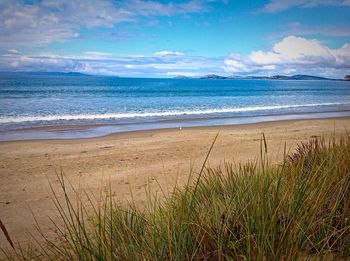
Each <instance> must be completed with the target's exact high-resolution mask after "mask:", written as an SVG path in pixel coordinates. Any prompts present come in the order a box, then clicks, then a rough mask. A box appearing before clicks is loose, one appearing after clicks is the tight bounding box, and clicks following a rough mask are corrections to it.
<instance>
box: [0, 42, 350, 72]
mask: <svg viewBox="0 0 350 261" xmlns="http://www.w3.org/2000/svg"><path fill="white" fill-rule="evenodd" d="M0 71H42V72H45V71H48V72H55V71H59V72H71V71H74V72H82V73H87V74H95V75H119V76H132V77H171V76H176V75H185V76H198V75H204V74H211V73H215V74H221V75H242V76H243V75H276V74H285V75H292V74H312V75H320V76H326V77H338V78H343V77H344V75H346V74H349V71H350V44H349V43H346V44H344V45H343V46H341V47H340V48H335V49H332V48H329V47H327V46H325V45H323V44H322V43H321V42H320V41H318V40H316V39H306V38H303V37H296V36H288V37H285V38H283V39H282V40H281V41H279V42H277V43H275V44H274V45H273V46H272V47H271V49H270V50H267V51H266V50H256V51H252V52H250V53H249V54H247V55H241V54H239V53H231V54H229V55H228V56H227V57H214V58H213V57H203V56H196V55H189V54H186V53H184V52H179V51H173V50H161V51H158V52H155V53H153V54H148V55H145V54H140V55H125V56H115V55H113V54H111V53H105V52H97V51H86V52H84V53H83V54H81V55H78V56H62V55H56V54H50V53H42V54H39V55H28V54H22V53H20V52H18V51H17V50H16V49H9V50H8V51H7V52H6V53H3V54H0Z"/></svg>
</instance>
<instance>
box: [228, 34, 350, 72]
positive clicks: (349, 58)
mask: <svg viewBox="0 0 350 261" xmlns="http://www.w3.org/2000/svg"><path fill="white" fill-rule="evenodd" d="M224 64H225V66H224V69H225V70H226V71H227V72H231V73H236V74H239V73H246V74H247V73H249V74H283V73H284V74H291V73H293V74H294V73H303V74H305V73H310V74H317V75H324V76H333V75H334V74H337V76H339V77H342V75H343V74H345V73H346V71H347V70H349V69H350V44H344V45H343V46H342V47H340V48H338V49H331V48H329V47H327V46H324V45H322V44H321V43H320V42H319V41H318V40H315V39H305V38H302V37H296V36H288V37H285V38H284V39H282V40H281V41H280V42H278V43H276V44H275V45H274V46H273V47H272V48H271V50H270V51H261V50H260V51H253V52H251V53H250V54H249V55H247V56H241V55H238V54H231V55H229V56H228V57H227V58H226V59H225V61H224Z"/></svg>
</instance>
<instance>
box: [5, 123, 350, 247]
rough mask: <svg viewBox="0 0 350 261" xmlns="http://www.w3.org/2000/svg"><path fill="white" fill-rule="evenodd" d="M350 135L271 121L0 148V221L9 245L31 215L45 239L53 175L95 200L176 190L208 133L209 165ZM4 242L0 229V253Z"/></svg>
mask: <svg viewBox="0 0 350 261" xmlns="http://www.w3.org/2000/svg"><path fill="white" fill-rule="evenodd" d="M345 128H347V129H350V118H338V119H321V120H320V119H317V120H297V121H279V122H269V123H257V124H250V125H236V126H222V127H200V128H188V129H182V130H179V129H171V130H156V131H143V132H134V133H124V134H113V135H109V136H106V137H100V138H92V139H74V140H40V141H39V140H36V141H14V142H1V143H0V218H1V220H2V221H3V223H4V224H5V226H6V227H7V229H8V231H9V233H10V235H11V237H12V239H13V240H14V241H16V242H21V243H24V242H27V236H28V233H34V234H36V232H35V229H34V224H35V222H34V217H33V214H34V216H35V218H36V219H37V221H38V222H39V224H40V226H41V228H42V230H43V232H44V233H45V234H47V235H49V236H51V237H52V236H53V234H54V233H53V229H52V227H53V226H52V224H51V223H50V221H49V219H48V216H50V217H53V218H54V219H55V216H56V214H57V213H56V211H55V207H54V206H53V203H52V200H51V198H52V196H51V195H52V194H51V190H50V186H49V183H51V185H52V186H53V188H54V189H55V190H56V191H59V189H60V188H59V182H58V179H57V175H56V174H57V173H58V172H60V170H62V171H63V172H64V175H65V177H66V178H67V179H68V180H69V181H70V182H71V183H72V184H73V186H74V187H76V188H78V187H79V188H82V189H84V190H86V191H88V193H89V194H91V195H98V193H99V192H100V191H103V190H104V189H105V184H106V181H110V184H111V187H112V191H113V195H114V198H115V199H117V200H119V201H120V202H125V200H126V199H130V195H131V191H132V194H133V196H134V198H135V200H136V201H137V203H138V204H140V205H142V203H144V202H145V194H146V193H145V188H146V187H147V186H151V189H152V191H153V192H155V193H161V189H160V188H159V186H158V185H157V183H159V184H160V186H161V187H162V188H163V189H165V190H166V189H169V188H171V187H173V186H174V184H175V183H176V182H177V181H178V182H179V183H180V184H183V183H184V182H185V180H186V179H187V177H188V173H189V170H190V167H191V166H192V165H193V167H194V170H195V171H196V170H197V171H198V169H199V167H200V165H201V163H202V161H203V160H204V158H205V156H206V154H207V152H208V148H209V147H210V145H211V143H212V141H213V139H214V137H215V135H216V133H217V132H219V137H218V140H217V142H216V144H215V147H214V149H213V151H212V154H211V156H210V161H209V164H210V165H211V166H215V165H217V164H219V163H220V162H222V161H224V160H226V161H229V160H235V161H236V162H238V161H239V162H241V161H243V162H245V161H247V160H249V159H254V158H257V157H259V153H260V138H261V133H262V132H264V133H265V135H266V137H267V140H268V150H269V155H270V158H271V159H272V160H273V161H274V162H278V161H280V160H281V158H282V156H283V149H284V144H285V143H286V144H287V148H290V149H292V148H293V147H294V146H295V145H296V144H297V143H298V142H300V141H305V140H308V139H309V138H310V137H311V136H320V135H329V134H331V133H334V131H335V133H336V134H337V135H338V134H340V133H344V132H345ZM7 246H8V243H7V242H6V240H5V237H4V235H3V234H2V233H1V231H0V247H7Z"/></svg>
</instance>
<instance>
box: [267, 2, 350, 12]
mask: <svg viewBox="0 0 350 261" xmlns="http://www.w3.org/2000/svg"><path fill="white" fill-rule="evenodd" d="M318 6H350V1H349V0H271V1H270V2H268V3H267V4H266V5H265V6H264V7H263V8H262V10H261V11H264V12H268V13H274V12H280V11H284V10H287V9H289V8H293V7H300V8H312V7H318Z"/></svg>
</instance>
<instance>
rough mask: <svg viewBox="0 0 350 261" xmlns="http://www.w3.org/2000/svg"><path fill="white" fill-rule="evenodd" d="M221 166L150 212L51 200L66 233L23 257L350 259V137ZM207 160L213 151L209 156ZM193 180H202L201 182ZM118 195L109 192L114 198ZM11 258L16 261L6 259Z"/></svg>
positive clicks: (153, 200)
mask: <svg viewBox="0 0 350 261" xmlns="http://www.w3.org/2000/svg"><path fill="white" fill-rule="evenodd" d="M265 150H266V142H265V138H264V137H263V139H262V142H261V160H260V161H257V162H250V163H247V164H239V165H233V164H231V163H224V164H222V165H220V166H218V167H216V168H205V163H206V162H205V163H204V164H203V169H202V170H201V171H200V173H197V174H195V173H193V174H192V177H190V178H189V182H188V184H187V185H186V186H185V187H183V188H175V189H174V190H173V191H172V193H170V195H169V196H167V197H166V198H165V199H160V198H157V197H154V196H152V193H151V192H150V191H147V193H148V203H147V204H148V205H147V207H146V210H145V209H144V208H142V209H143V210H141V209H140V208H138V207H136V205H135V203H134V202H130V203H129V204H128V206H127V207H121V206H120V205H118V204H117V203H116V202H114V201H113V200H112V199H111V198H112V197H110V194H108V195H106V197H105V200H104V203H103V204H98V205H97V206H96V204H94V203H92V202H91V204H89V205H88V206H87V205H86V201H85V200H84V202H83V200H81V201H79V204H78V205H76V204H73V203H72V201H71V199H70V198H69V197H68V196H67V193H66V189H67V184H65V180H64V178H63V177H62V176H61V178H60V181H61V185H62V188H63V190H64V192H65V195H66V197H65V201H64V202H62V200H60V199H59V198H58V197H57V196H56V194H54V199H55V204H56V207H57V209H58V210H59V211H60V215H61V221H62V222H63V223H64V225H63V226H61V225H57V230H58V235H59V237H60V239H61V240H60V241H54V242H51V241H49V240H47V241H46V242H45V243H44V244H42V243H41V244H40V246H41V248H40V249H39V250H36V251H32V252H30V253H29V254H28V252H25V251H19V250H17V251H16V252H17V256H16V258H22V259H31V258H32V259H44V260H191V259H194V260H297V259H323V258H324V259H327V260H328V259H339V258H342V259H348V258H350V137H349V136H344V137H342V138H340V139H337V140H336V139H335V138H334V139H331V140H330V141H328V142H325V141H324V140H322V139H321V140H320V139H313V140H311V141H310V142H309V143H304V144H300V145H299V146H298V148H297V149H296V150H295V151H294V152H293V153H291V154H289V155H285V157H284V158H285V160H284V161H283V162H281V163H280V164H279V165H272V164H269V162H268V159H267V155H268V154H267V153H266V151H265ZM208 155H209V153H208ZM195 175H196V176H195ZM112 190H113V189H112V188H111V189H110V191H111V192H112ZM8 258H9V259H10V257H8Z"/></svg>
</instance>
